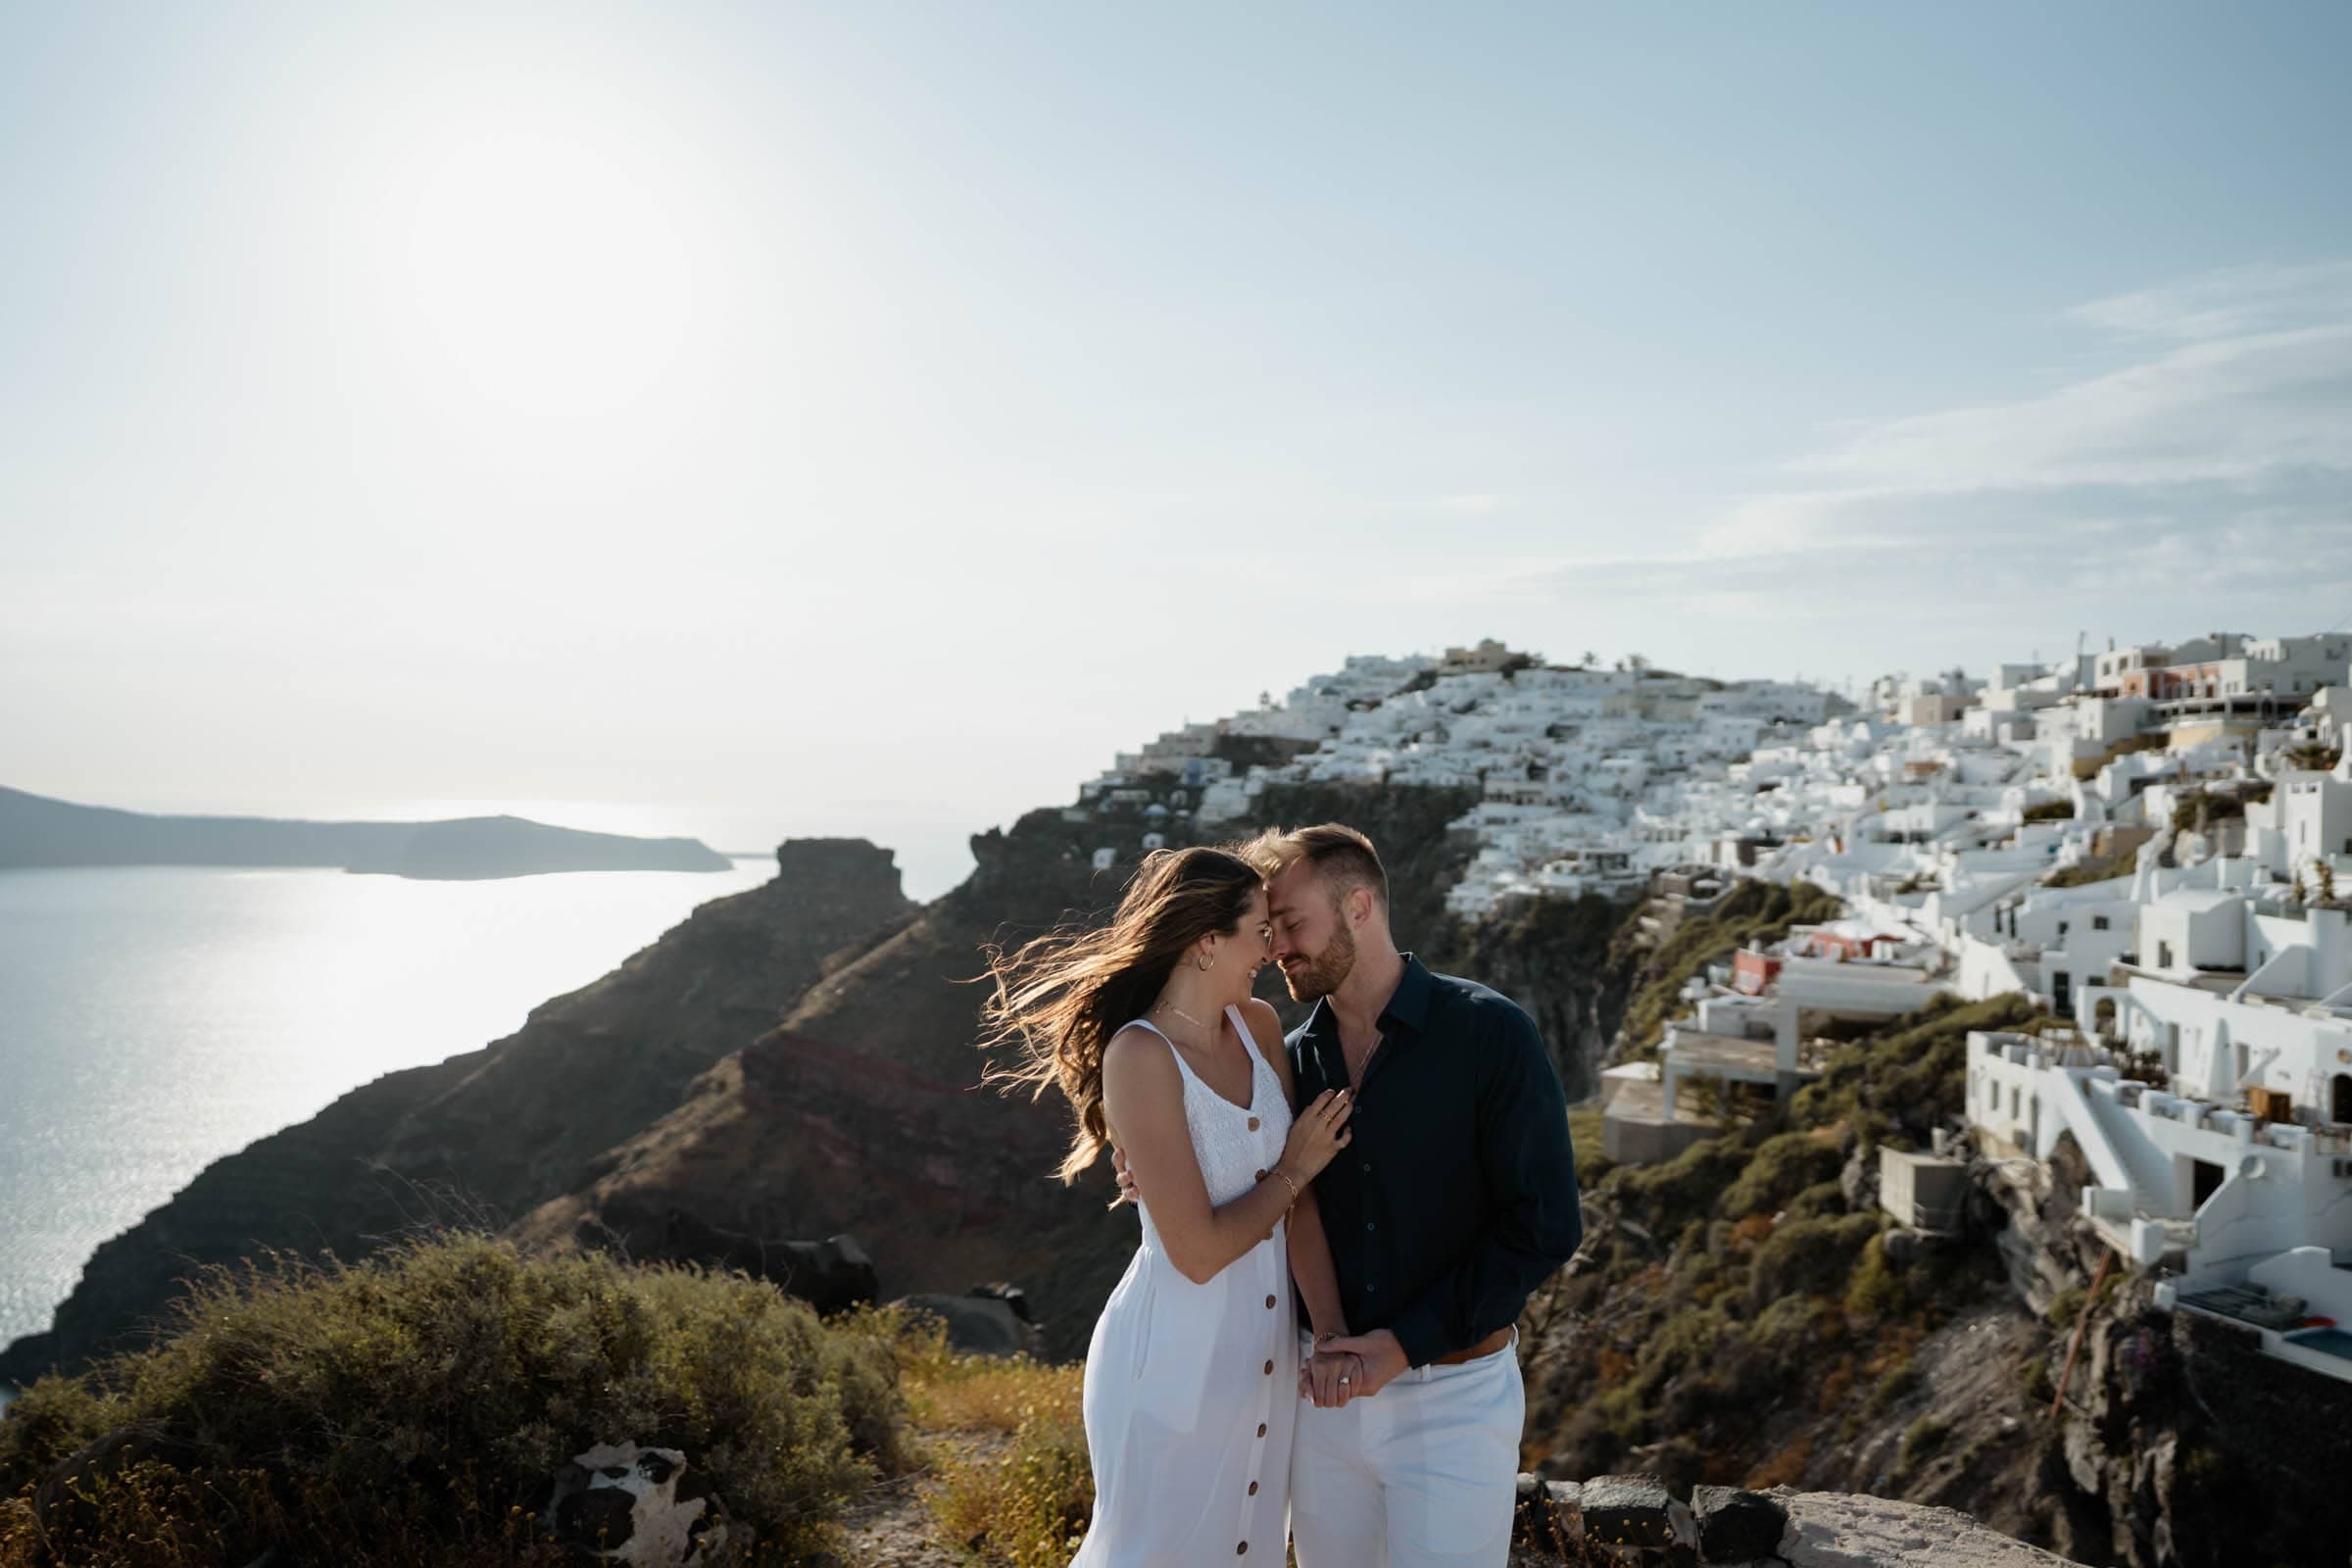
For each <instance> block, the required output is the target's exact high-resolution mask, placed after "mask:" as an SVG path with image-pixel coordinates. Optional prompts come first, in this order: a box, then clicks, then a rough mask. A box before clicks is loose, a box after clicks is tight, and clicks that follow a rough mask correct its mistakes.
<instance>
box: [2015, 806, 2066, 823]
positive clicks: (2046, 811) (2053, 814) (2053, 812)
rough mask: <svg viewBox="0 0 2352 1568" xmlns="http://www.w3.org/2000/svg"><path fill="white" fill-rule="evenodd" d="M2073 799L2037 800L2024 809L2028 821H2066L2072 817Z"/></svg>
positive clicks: (2025, 818)
mask: <svg viewBox="0 0 2352 1568" xmlns="http://www.w3.org/2000/svg"><path fill="white" fill-rule="evenodd" d="M2074 815H2075V803H2074V802H2073V801H2038V802H2036V803H2034V805H2032V806H2029V807H2027V808H2026V809H2025V814H2024V818H2023V819H2024V820H2025V821H2028V822H2068V821H2072V820H2073V819H2074Z"/></svg>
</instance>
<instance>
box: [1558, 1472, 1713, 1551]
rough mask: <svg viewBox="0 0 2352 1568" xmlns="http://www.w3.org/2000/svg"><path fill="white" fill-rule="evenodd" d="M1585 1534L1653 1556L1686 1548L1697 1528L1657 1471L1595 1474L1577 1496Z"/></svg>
mask: <svg viewBox="0 0 2352 1568" xmlns="http://www.w3.org/2000/svg"><path fill="white" fill-rule="evenodd" d="M1580 1500H1581V1502H1582V1504H1583V1513H1584V1520H1585V1539H1586V1540H1587V1541H1588V1542H1591V1543H1593V1544H1596V1545H1603V1546H1608V1547H1611V1548H1613V1549H1614V1550H1616V1551H1617V1552H1618V1553H1619V1554H1620V1555H1622V1556H1628V1557H1637V1558H1645V1557H1646V1556H1647V1554H1651V1553H1655V1554H1657V1560H1661V1561H1662V1560H1664V1556H1665V1554H1666V1553H1667V1551H1668V1550H1669V1548H1672V1547H1674V1546H1677V1545H1680V1546H1683V1547H1685V1548H1686V1549H1688V1548H1689V1547H1691V1545H1693V1544H1695V1538H1696V1535H1697V1531H1696V1530H1695V1528H1694V1527H1693V1526H1692V1524H1691V1510H1690V1508H1689V1507H1687V1506H1686V1505H1684V1504H1683V1503H1681V1502H1678V1501H1676V1500H1675V1497H1674V1495H1673V1494H1672V1493H1670V1492H1668V1491H1667V1490H1666V1483H1665V1482H1663V1481H1660V1480H1659V1479H1658V1478H1657V1477H1655V1476H1595V1477H1594V1478H1593V1479H1592V1480H1591V1481H1588V1482H1586V1483H1585V1484H1584V1489H1583V1494H1582V1496H1581V1499H1580Z"/></svg>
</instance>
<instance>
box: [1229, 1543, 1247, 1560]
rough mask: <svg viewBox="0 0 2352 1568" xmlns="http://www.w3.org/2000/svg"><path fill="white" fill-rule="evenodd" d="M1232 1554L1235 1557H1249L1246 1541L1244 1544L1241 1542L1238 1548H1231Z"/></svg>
mask: <svg viewBox="0 0 2352 1568" xmlns="http://www.w3.org/2000/svg"><path fill="white" fill-rule="evenodd" d="M1233 1554H1234V1555H1235V1556H1236V1557H1247V1556H1249V1555H1250V1543H1248V1542H1247V1541H1245V1542H1243V1543H1242V1544H1240V1545H1238V1546H1236V1547H1234V1548H1233Z"/></svg>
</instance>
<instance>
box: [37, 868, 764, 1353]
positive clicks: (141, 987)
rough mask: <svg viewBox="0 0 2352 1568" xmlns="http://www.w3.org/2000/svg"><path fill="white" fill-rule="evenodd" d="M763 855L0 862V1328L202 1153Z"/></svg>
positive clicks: (675, 913) (42, 1321)
mask: <svg viewBox="0 0 2352 1568" xmlns="http://www.w3.org/2000/svg"><path fill="white" fill-rule="evenodd" d="M775 868H776V866H775V858H774V856H773V854H772V853H769V854H762V855H760V856H757V857H752V856H746V857H743V858H737V859H735V860H734V862H733V868H732V869H731V870H728V871H712V872H702V873H679V872H652V871H626V872H581V873H569V874H564V875H554V876H530V877H516V878H511V879H506V880H500V881H483V882H420V881H409V880H405V879H402V878H397V877H388V876H355V875H351V874H348V873H345V872H342V871H334V870H296V871H287V870H269V871H254V870H219V869H207V868H184V867H130V868H103V869H74V870H35V871H0V1342H5V1341H8V1340H13V1339H15V1338H17V1337H18V1336H20V1335H24V1334H28V1333H32V1332H34V1331H37V1330H40V1329H44V1328H46V1327H48V1326H49V1321H50V1315H51V1313H52V1312H53V1311H54V1310H55V1308H56V1306H57V1303H58V1302H59V1301H61V1300H63V1299H65V1298H66V1296H67V1294H68V1293H69V1292H70V1291H71V1290H72V1289H73V1283H74V1281H75V1280H76V1279H77V1278H78V1277H79V1275H80V1272H81V1266H82V1264H83V1262H84V1261H85V1260H86V1259H87V1258H88V1257H89V1255H90V1253H91V1251H92V1250H94V1249H95V1248H96V1247H97V1246H98V1244H99V1243H100V1242H102V1241H104V1240H106V1239H107V1238H108V1237H110V1236H113V1235H115V1234H117V1233H118V1232H120V1231H122V1230H123V1229H125V1228H126V1227H128V1226H130V1225H131V1224H133V1223H135V1222H136V1221H137V1220H138V1219H139V1218H140V1216H142V1215H144V1214H145V1213H147V1212H148V1211H149V1210H150V1209H152V1208H154V1207H156V1206H157V1205H158V1204H160V1203H162V1202H163V1201H165V1200H166V1199H168V1198H170V1197H171V1196H172V1194H173V1193H174V1192H176V1191H178V1190H179V1189H180V1188H181V1187H184V1186H185V1185H186V1184H187V1182H188V1181H189V1179H190V1178H191V1177H193V1176H194V1175H195V1174H196V1173H197V1172H198V1171H200V1170H202V1169H203V1168H204V1167H205V1166H206V1165H208V1164H210V1163H211V1162H212V1161H214V1160H216V1159H219V1158H220V1157H221V1155H223V1154H227V1153H231V1152H235V1151H236V1150H239V1149H242V1148H244V1147H245V1146H246V1145H248V1144H250V1143H252V1142H253V1141H254V1140H256V1139H258V1138H262V1137H266V1136H267V1135H269V1134H270V1133H273V1132H276V1131H277V1130H278V1129H280V1128H282V1127H285V1126H287V1125H289V1124H291V1123H294V1122H297V1121H301V1120H303V1119H305V1118H306V1117H309V1116H310V1115H312V1114H313V1113H315V1112H316V1111H318V1110H319V1108H320V1107H322V1106H324V1105H325V1104H326V1103H328V1102H330V1101H332V1100H333V1099H335V1097H337V1096H338V1095H341V1094H342V1093H344V1092H345V1091H346V1090H349V1089H352V1088H356V1087H357V1086H359V1085H360V1084H364V1083H367V1082H368V1081H369V1080H370V1079H373V1078H376V1077H379V1076H381V1075H382V1074H384V1073H387V1072H391V1071H393V1070H395V1069H396V1068H401V1067H412V1066H417V1065H418V1064H420V1063H424V1062H432V1061H438V1060H441V1059H442V1058H443V1057H446V1056H450V1055H454V1054H458V1053H460V1052H466V1051H472V1050H474V1049H476V1048H478V1047H480V1046H484V1045H487V1044H488V1043H489V1042H491V1041H493V1040H497V1039H499V1038H501V1037H502V1036H505V1035H508V1034H511V1033H513V1032H514V1031H515V1029H516V1028H517V1027H519V1026H520V1025H521V1023H522V1021H523V1018H524V1016H525V1015H526V1014H527V1013H528V1012H529V1011H530V1009H531V1008H532V1007H534V1006H536V1005H538V1004H540V1003H542V1002H544V1001H546V1000H547V999H549V998H550V997H554V996H558V995H561V994H562V993H564V992H566V991H571V990H574V989H576V988H577V987H580V986H583V985H585V984H587V983H588V982H589V981H591V980H594V979H596V978H597V977H598V976H599V975H602V974H604V973H606V972H607V971H609V970H611V969H613V967H614V966H615V965H617V964H618V963H619V962H620V961H621V960H622V959H624V958H626V957H627V956H629V955H630V954H632V953H634V952H636V951H637V950H638V949H640V948H643V947H645V946H647V945H648V944H650V943H652V942H653V941H655V940H656V939H657V938H659V937H660V936H661V935H662V932H664V931H666V930H668V929H669V928H670V927H671V926H673V925H675V924H677V922H678V921H680V920H682V919H683V918H685V916H686V915H687V913H688V912H689V911H690V910H692V909H693V908H694V907H695V906H697V905H699V904H702V903H704V902H705V901H707V900H710V899H714V898H719V897H722V896H724V895H726V894H729V893H735V892H740V891H742V890H743V889H746V888H751V887H756V886H758V885H759V884H760V883H762V882H764V881H766V880H767V879H768V878H769V877H771V876H773V875H774V873H775Z"/></svg>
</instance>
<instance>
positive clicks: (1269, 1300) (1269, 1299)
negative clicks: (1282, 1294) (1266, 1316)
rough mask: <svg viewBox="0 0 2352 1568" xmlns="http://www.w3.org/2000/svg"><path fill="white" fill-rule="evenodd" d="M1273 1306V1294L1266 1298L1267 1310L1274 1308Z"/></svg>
mask: <svg viewBox="0 0 2352 1568" xmlns="http://www.w3.org/2000/svg"><path fill="white" fill-rule="evenodd" d="M1273 1306H1274V1298H1272V1297H1271V1296H1269V1297H1267V1298H1266V1307H1267V1310H1269V1311H1271V1310H1272V1309H1273Z"/></svg>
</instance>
